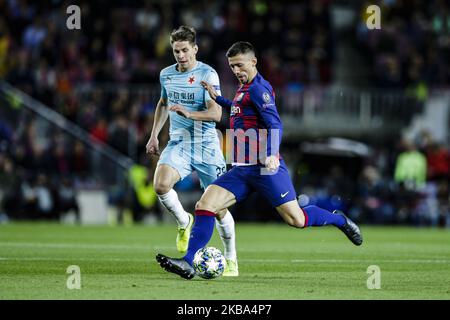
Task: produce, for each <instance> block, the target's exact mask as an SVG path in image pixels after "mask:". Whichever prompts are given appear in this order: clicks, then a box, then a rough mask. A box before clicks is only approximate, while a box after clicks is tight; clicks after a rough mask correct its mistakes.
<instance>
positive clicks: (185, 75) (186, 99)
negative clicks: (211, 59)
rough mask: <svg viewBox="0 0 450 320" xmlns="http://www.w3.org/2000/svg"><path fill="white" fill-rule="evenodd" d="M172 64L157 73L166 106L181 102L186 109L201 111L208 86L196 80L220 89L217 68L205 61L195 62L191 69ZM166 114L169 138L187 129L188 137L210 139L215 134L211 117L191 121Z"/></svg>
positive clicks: (214, 136)
mask: <svg viewBox="0 0 450 320" xmlns="http://www.w3.org/2000/svg"><path fill="white" fill-rule="evenodd" d="M176 66H177V65H176V64H174V65H171V66H169V67H167V68H165V69H163V70H162V71H161V73H160V76H159V81H160V83H161V97H162V98H165V99H167V102H168V106H169V107H170V106H172V105H175V104H181V105H183V106H184V107H185V108H186V109H187V110H189V111H205V110H206V109H207V107H206V102H207V101H209V100H211V97H210V96H209V93H208V90H205V89H204V88H203V87H202V85H201V84H200V82H201V81H202V80H203V81H206V82H208V83H210V84H212V85H213V86H214V88H215V89H216V91H217V92H218V93H219V95H220V94H221V93H220V82H219V76H218V75H217V72H216V71H215V70H214V69H213V68H211V67H210V66H209V65H207V64H205V63H202V62H200V61H198V62H197V66H195V67H194V68H193V69H192V70H190V71H188V72H179V71H178V70H177V69H176ZM169 117H170V129H169V130H170V131H169V134H170V139H171V140H177V139H179V136H180V134H181V135H183V134H185V131H184V130H187V131H188V132H189V133H190V134H191V137H195V138H198V137H201V136H203V139H211V140H214V139H215V138H216V137H217V133H216V130H215V128H216V123H215V122H214V121H207V122H206V121H204V122H202V123H200V122H199V121H197V125H194V120H191V119H186V118H184V117H183V116H180V115H179V114H177V113H176V112H173V111H169ZM200 124H201V125H200Z"/></svg>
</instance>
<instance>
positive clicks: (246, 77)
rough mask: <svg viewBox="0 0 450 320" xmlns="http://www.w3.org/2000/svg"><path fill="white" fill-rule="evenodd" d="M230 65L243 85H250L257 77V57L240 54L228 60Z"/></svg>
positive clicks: (249, 54)
mask: <svg viewBox="0 0 450 320" xmlns="http://www.w3.org/2000/svg"><path fill="white" fill-rule="evenodd" d="M228 64H229V65H230V68H231V71H233V73H234V75H235V76H236V78H238V80H239V82H240V83H241V84H246V83H249V82H250V81H252V80H253V78H254V77H255V75H256V73H257V71H256V57H255V56H254V55H253V54H251V53H246V54H238V55H236V56H234V57H230V58H228Z"/></svg>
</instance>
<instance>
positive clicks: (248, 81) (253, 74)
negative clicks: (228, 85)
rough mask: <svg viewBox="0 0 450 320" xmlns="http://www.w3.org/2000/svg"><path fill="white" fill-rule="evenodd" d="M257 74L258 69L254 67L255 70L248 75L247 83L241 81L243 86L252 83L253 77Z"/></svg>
mask: <svg viewBox="0 0 450 320" xmlns="http://www.w3.org/2000/svg"><path fill="white" fill-rule="evenodd" d="M257 74H258V70H257V69H255V72H254V73H252V74H249V75H248V80H247V83H243V84H242V85H243V86H244V85H246V84H249V83H252V81H253V79H255V77H256V75H257Z"/></svg>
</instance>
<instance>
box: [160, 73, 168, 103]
mask: <svg viewBox="0 0 450 320" xmlns="http://www.w3.org/2000/svg"><path fill="white" fill-rule="evenodd" d="M159 83H160V84H161V98H163V99H167V91H166V88H165V87H164V77H163V74H162V72H161V73H160V74H159Z"/></svg>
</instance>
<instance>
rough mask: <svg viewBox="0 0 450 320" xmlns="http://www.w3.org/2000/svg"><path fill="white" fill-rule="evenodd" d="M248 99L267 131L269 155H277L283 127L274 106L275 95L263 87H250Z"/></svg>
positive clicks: (270, 89) (269, 89)
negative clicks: (269, 147)
mask: <svg viewBox="0 0 450 320" xmlns="http://www.w3.org/2000/svg"><path fill="white" fill-rule="evenodd" d="M250 99H251V101H252V103H253V105H254V106H255V109H256V111H257V112H258V114H259V115H260V116H261V119H262V121H263V123H264V125H265V127H266V129H267V130H268V134H269V138H270V140H271V141H272V140H274V141H272V143H273V144H272V147H273V148H271V152H270V153H271V154H272V155H278V154H279V150H280V144H281V136H282V133H283V125H282V123H281V119H280V115H279V114H278V111H277V106H276V104H275V94H274V93H273V90H272V88H267V87H265V86H261V85H260V86H256V85H255V86H252V87H250Z"/></svg>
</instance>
